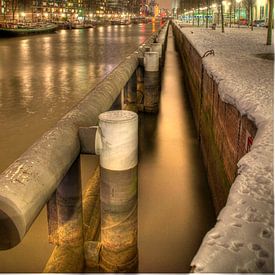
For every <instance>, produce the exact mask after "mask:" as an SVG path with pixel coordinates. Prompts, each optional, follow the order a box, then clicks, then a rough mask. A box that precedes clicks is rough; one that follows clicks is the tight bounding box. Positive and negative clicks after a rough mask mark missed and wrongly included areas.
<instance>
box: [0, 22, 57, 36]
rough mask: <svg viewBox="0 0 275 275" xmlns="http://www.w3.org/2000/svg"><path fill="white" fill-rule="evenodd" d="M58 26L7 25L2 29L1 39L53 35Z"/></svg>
mask: <svg viewBox="0 0 275 275" xmlns="http://www.w3.org/2000/svg"><path fill="white" fill-rule="evenodd" d="M57 28H58V26H57V25H56V24H31V25H16V24H6V26H4V27H0V37H12V36H25V35H34V34H42V33H51V32H55V31H56V30H57Z"/></svg>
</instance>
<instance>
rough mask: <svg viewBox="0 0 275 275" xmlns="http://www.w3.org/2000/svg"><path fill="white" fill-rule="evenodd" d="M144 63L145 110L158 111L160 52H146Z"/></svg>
mask: <svg viewBox="0 0 275 275" xmlns="http://www.w3.org/2000/svg"><path fill="white" fill-rule="evenodd" d="M144 65H145V73H144V111H145V112H149V113H156V112H158V108H159V99H160V73H159V53H158V52H146V53H145V56H144Z"/></svg>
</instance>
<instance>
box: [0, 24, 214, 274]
mask: <svg viewBox="0 0 275 275" xmlns="http://www.w3.org/2000/svg"><path fill="white" fill-rule="evenodd" d="M153 30H154V28H153V26H152V25H150V24H147V25H133V26H117V27H115V26H110V27H99V28H97V29H90V30H73V31H60V32H58V33H57V34H51V35H41V36H33V37H27V38H13V39H5V40H3V39H2V40H1V39H0V53H1V55H0V57H1V59H0V125H1V131H0V152H1V155H0V171H1V170H3V169H5V168H6V167H7V166H8V165H9V164H10V163H11V162H12V161H14V159H16V158H17V157H18V156H19V155H20V154H21V153H22V152H24V151H25V150H26V148H27V147H28V146H29V145H31V144H32V143H33V142H34V141H35V140H36V139H37V138H38V137H39V136H40V135H41V134H42V133H43V132H45V131H46V130H47V129H48V128H50V127H51V126H53V125H54V124H55V122H56V121H57V120H58V119H59V118H60V117H62V116H63V115H64V114H65V113H66V112H67V111H69V110H70V109H71V108H72V107H73V106H74V105H76V104H77V102H78V101H79V100H80V99H81V98H83V97H84V96H85V94H86V93H87V92H88V91H89V90H90V89H91V88H92V87H94V86H95V84H96V83H97V82H98V81H99V80H101V79H102V78H103V77H104V76H105V75H106V74H107V73H108V72H109V71H111V70H112V69H113V68H114V67H115V66H116V65H117V64H118V63H119V62H120V61H121V60H122V57H123V56H127V55H128V54H130V53H131V52H133V51H134V50H135V49H136V48H137V46H138V45H139V44H140V43H142V42H143V41H144V40H145V39H146V37H148V36H149V35H150V34H151V33H152V31H153ZM182 79H183V76H182V71H181V68H180V63H179V57H178V55H177V53H176V52H175V48H174V41H173V37H172V33H171V30H170V32H169V41H168V48H167V54H166V65H165V68H164V73H163V82H162V94H161V106H160V112H159V114H158V115H148V114H146V115H144V114H141V115H140V129H139V134H140V136H139V198H138V204H139V205H138V247H139V272H158V273H160V272H181V273H182V272H189V271H190V262H191V260H192V258H193V256H194V254H195V253H196V251H197V249H198V247H199V245H200V243H201V241H202V238H203V236H204V235H205V233H206V232H207V231H208V230H209V229H210V228H211V226H212V225H213V223H214V221H215V215H214V210H213V207H212V203H211V198H210V194H209V190H208V186H207V182H206V177H205V173H204V170H203V164H202V160H201V155H200V152H199V144H198V140H197V138H196V133H195V129H194V124H193V120H192V116H191V110H190V107H189V105H188V100H187V91H185V90H184V89H183V85H182ZM88 162H89V163H94V162H97V159H93V160H89V161H87V160H86V162H85V161H84V162H83V163H84V165H86V168H85V167H84V170H86V171H87V173H86V174H89V173H91V166H90V164H88V165H87V163H88ZM93 167H94V166H93ZM84 174H85V173H84ZM46 215H47V213H46V210H45V208H44V209H43V210H42V212H41V214H40V215H39V217H38V219H37V220H36V221H35V223H34V224H33V226H32V227H31V229H30V232H28V234H27V235H26V237H25V238H24V240H23V241H22V242H21V243H20V244H19V245H18V246H17V247H15V248H13V249H10V250H8V251H0V272H41V271H42V270H43V267H44V265H45V263H46V262H47V259H48V258H49V256H50V255H51V252H52V249H53V246H52V245H49V243H48V231H47V222H46V220H47V219H46Z"/></svg>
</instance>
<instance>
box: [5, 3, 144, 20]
mask: <svg viewBox="0 0 275 275" xmlns="http://www.w3.org/2000/svg"><path fill="white" fill-rule="evenodd" d="M140 4H141V0H0V7H1V9H0V21H29V20H31V21H40V20H51V21H55V20H77V19H80V20H83V19H87V18H90V17H91V16H92V17H105V16H106V15H110V16H111V15H112V14H126V13H127V14H139V12H140Z"/></svg>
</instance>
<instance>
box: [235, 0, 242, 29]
mask: <svg viewBox="0 0 275 275" xmlns="http://www.w3.org/2000/svg"><path fill="white" fill-rule="evenodd" d="M236 2H237V3H238V4H239V20H238V28H239V27H240V17H241V2H242V0H236Z"/></svg>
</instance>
